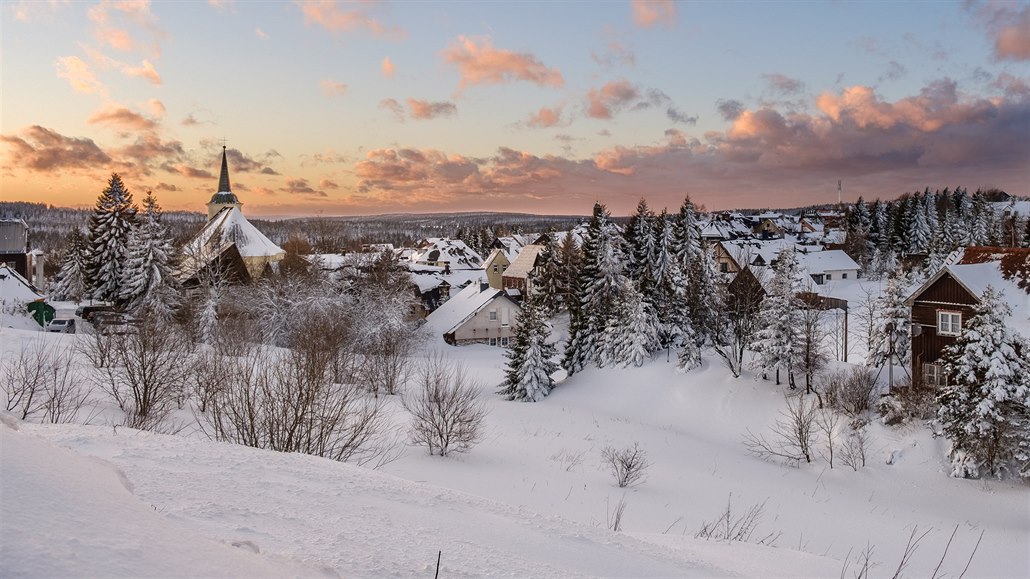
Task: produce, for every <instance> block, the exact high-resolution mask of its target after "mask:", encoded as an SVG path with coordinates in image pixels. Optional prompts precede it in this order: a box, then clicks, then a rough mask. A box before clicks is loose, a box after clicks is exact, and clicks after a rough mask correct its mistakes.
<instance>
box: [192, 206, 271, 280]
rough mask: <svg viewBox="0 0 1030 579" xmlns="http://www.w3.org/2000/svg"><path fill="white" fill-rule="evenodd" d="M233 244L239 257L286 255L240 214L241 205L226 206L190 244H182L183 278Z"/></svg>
mask: <svg viewBox="0 0 1030 579" xmlns="http://www.w3.org/2000/svg"><path fill="white" fill-rule="evenodd" d="M230 245H235V246H236V249H237V250H238V251H239V253H240V256H241V257H243V258H244V259H246V258H248V257H274V256H281V255H283V254H284V252H283V250H282V248H280V247H279V246H278V245H276V244H275V243H272V241H271V240H270V239H268V238H267V237H265V235H264V234H263V233H261V232H260V231H259V230H258V228H257V227H254V224H252V223H251V222H250V221H247V218H246V217H244V216H243V213H240V209H239V208H238V207H223V208H222V209H221V210H220V211H219V212H218V213H217V214H216V215H215V216H214V217H212V218H211V220H210V221H208V222H207V225H205V226H204V229H202V230H201V231H200V233H198V234H197V235H196V237H194V238H193V239H192V240H190V242H189V243H187V244H186V245H185V246H184V247H183V251H182V253H183V260H182V265H181V267H180V270H181V271H180V274H181V275H180V277H181V278H183V279H185V278H188V277H189V276H191V275H193V274H195V273H196V272H197V271H199V270H200V269H201V268H203V267H204V266H206V265H207V264H208V263H210V262H211V260H213V259H215V258H216V257H218V256H219V255H221V253H222V252H223V251H224V250H225V249H226V248H227V247H228V246H230Z"/></svg>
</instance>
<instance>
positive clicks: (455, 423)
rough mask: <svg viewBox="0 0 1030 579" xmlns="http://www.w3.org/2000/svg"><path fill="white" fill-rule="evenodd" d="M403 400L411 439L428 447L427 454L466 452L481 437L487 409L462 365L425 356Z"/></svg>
mask: <svg viewBox="0 0 1030 579" xmlns="http://www.w3.org/2000/svg"><path fill="white" fill-rule="evenodd" d="M402 403H403V405H404V408H405V409H406V410H407V411H408V412H410V413H411V425H410V432H409V434H410V437H411V442H412V443H414V444H416V445H420V446H425V447H427V448H428V450H429V454H437V455H440V456H447V455H448V454H450V453H452V452H465V451H468V450H469V449H471V448H472V446H474V445H475V444H476V443H478V442H479V441H480V439H481V438H482V435H483V424H484V421H485V419H486V413H487V412H486V408H485V407H484V406H483V404H482V402H480V400H479V389H478V388H477V387H476V385H475V384H474V383H473V382H472V378H471V377H470V376H469V375H468V372H467V371H466V369H465V366H464V365H463V364H460V363H456V362H450V361H448V360H446V359H444V358H442V357H439V356H432V357H430V358H428V359H427V360H426V361H425V362H424V363H423V364H422V365H421V367H420V368H419V369H418V371H417V373H416V375H415V384H414V388H412V389H411V390H409V391H408V392H407V393H405V395H404V397H403V398H402Z"/></svg>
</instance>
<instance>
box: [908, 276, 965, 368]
mask: <svg viewBox="0 0 1030 579" xmlns="http://www.w3.org/2000/svg"><path fill="white" fill-rule="evenodd" d="M976 303H977V300H976V298H975V297H973V296H972V295H970V293H969V292H967V291H966V290H965V288H963V287H962V286H961V285H959V283H958V282H957V281H955V279H954V278H953V277H951V275H950V274H948V273H945V274H944V275H942V276H941V278H940V279H939V280H937V281H936V282H935V283H934V284H933V285H931V286H930V287H928V288H926V291H924V292H923V293H922V294H921V295H920V296H919V297H918V298H916V299H915V300H914V301H913V303H912V324H913V325H920V326H922V327H923V329H922V333H921V334H920V335H918V336H913V337H912V381H913V383H915V384H921V383H922V381H923V364H934V363H937V362H939V361H940V359H941V355H942V353H943V352H944V348H945V346H949V345H951V344H954V343H955V336H940V335H938V334H937V312H938V311H941V310H944V311H951V312H959V313H961V314H962V324H963V325H965V323H966V321H967V320H968V319H969V318H970V317H972V316H973V313H974V312H973V306H974V305H976Z"/></svg>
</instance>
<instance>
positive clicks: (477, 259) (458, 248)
mask: <svg viewBox="0 0 1030 579" xmlns="http://www.w3.org/2000/svg"><path fill="white" fill-rule="evenodd" d="M427 242H428V243H427V244H426V245H425V247H422V248H420V249H419V250H418V251H416V252H414V253H412V254H411V256H410V257H409V258H408V259H410V260H411V261H416V262H418V261H422V262H434V263H435V262H446V263H448V264H450V266H451V269H480V268H482V267H483V258H482V257H481V256H480V255H479V254H478V253H476V252H475V250H473V249H472V248H471V247H469V246H467V245H465V242H463V241H461V240H459V239H446V238H432V239H428V240H427Z"/></svg>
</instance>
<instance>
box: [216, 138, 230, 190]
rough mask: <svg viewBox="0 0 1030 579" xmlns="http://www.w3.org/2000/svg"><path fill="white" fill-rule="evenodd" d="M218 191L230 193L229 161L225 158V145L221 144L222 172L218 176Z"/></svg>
mask: <svg viewBox="0 0 1030 579" xmlns="http://www.w3.org/2000/svg"><path fill="white" fill-rule="evenodd" d="M218 192H219V193H232V189H230V188H229V163H228V161H227V160H226V158H225V145H222V173H221V174H220V175H219V176H218Z"/></svg>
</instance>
